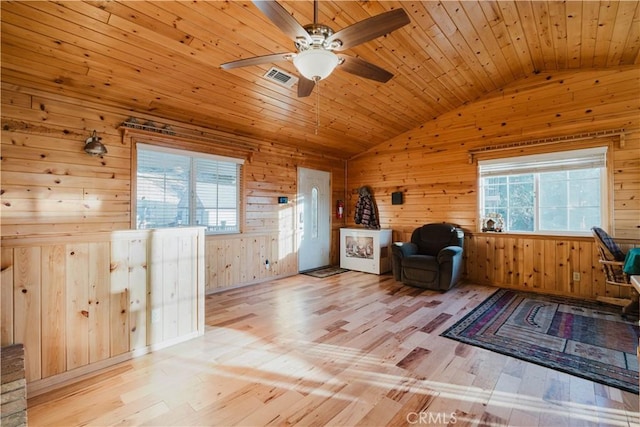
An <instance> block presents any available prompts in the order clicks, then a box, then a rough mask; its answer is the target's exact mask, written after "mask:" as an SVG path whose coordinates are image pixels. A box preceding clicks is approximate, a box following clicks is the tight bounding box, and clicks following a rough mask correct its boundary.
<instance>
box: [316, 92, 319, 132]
mask: <svg viewBox="0 0 640 427" xmlns="http://www.w3.org/2000/svg"><path fill="white" fill-rule="evenodd" d="M319 127H320V80H319V79H318V80H317V81H316V135H317V134H318V128H319Z"/></svg>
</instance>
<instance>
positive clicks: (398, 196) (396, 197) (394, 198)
mask: <svg viewBox="0 0 640 427" xmlns="http://www.w3.org/2000/svg"><path fill="white" fill-rule="evenodd" d="M391 204H392V205H401V204H402V191H396V192H394V193H391Z"/></svg>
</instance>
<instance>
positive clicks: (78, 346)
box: [0, 228, 205, 390]
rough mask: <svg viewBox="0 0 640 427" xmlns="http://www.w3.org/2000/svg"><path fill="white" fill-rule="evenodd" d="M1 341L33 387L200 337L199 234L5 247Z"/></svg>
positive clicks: (142, 234)
mask: <svg viewBox="0 0 640 427" xmlns="http://www.w3.org/2000/svg"><path fill="white" fill-rule="evenodd" d="M1 255H2V257H1V259H0V264H1V269H2V285H1V288H0V289H1V295H0V296H1V298H2V312H1V314H0V320H1V329H0V332H1V334H0V340H1V344H2V345H3V346H4V345H8V344H12V343H22V344H24V346H25V353H26V357H25V360H26V379H27V382H29V383H30V387H31V388H30V390H37V389H39V388H43V387H46V386H48V385H49V384H52V383H55V382H56V381H60V378H62V379H68V378H70V377H73V376H75V375H80V374H85V373H87V372H91V371H92V370H95V369H99V368H102V367H105V366H108V365H110V364H113V363H116V362H118V361H121V360H124V359H126V358H130V357H131V356H132V355H135V354H137V353H140V352H145V351H147V349H148V348H154V347H162V346H165V345H168V344H171V343H175V342H178V341H182V340H185V339H188V338H191V337H193V336H196V335H198V334H203V333H204V297H205V295H204V291H205V289H204V271H205V268H204V230H203V229H202V228H181V229H179V230H176V229H164V230H141V231H136V230H131V231H118V232H112V233H91V234H84V235H78V236H66V237H63V236H56V237H52V236H47V237H32V238H28V239H12V240H7V241H3V245H2V251H1Z"/></svg>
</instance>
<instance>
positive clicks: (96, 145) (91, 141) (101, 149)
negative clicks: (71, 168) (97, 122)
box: [84, 130, 107, 156]
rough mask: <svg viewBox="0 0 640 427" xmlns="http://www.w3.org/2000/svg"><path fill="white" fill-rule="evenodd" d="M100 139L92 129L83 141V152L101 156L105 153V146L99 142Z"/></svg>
mask: <svg viewBox="0 0 640 427" xmlns="http://www.w3.org/2000/svg"><path fill="white" fill-rule="evenodd" d="M101 139H102V138H101V137H99V136H98V135H97V133H96V131H95V130H94V131H93V133H92V134H91V136H90V137H89V138H87V139H86V141H85V142H84V151H85V153H87V154H89V155H91V156H102V155H103V154H107V147H105V146H104V144H103V143H102V142H100V140H101Z"/></svg>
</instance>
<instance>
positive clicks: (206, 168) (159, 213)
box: [136, 143, 243, 233]
mask: <svg viewBox="0 0 640 427" xmlns="http://www.w3.org/2000/svg"><path fill="white" fill-rule="evenodd" d="M136 148H137V170H136V177H137V180H136V202H137V210H136V224H137V228H138V229H146V228H166V227H179V226H192V225H199V226H204V227H206V230H207V233H238V232H240V177H241V176H242V175H241V167H242V163H243V161H242V160H240V159H234V158H228V157H220V156H213V155H207V154H202V153H194V152H189V151H183V150H176V149H169V148H164V147H158V146H153V145H148V144H141V143H138V144H137V145H136Z"/></svg>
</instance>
